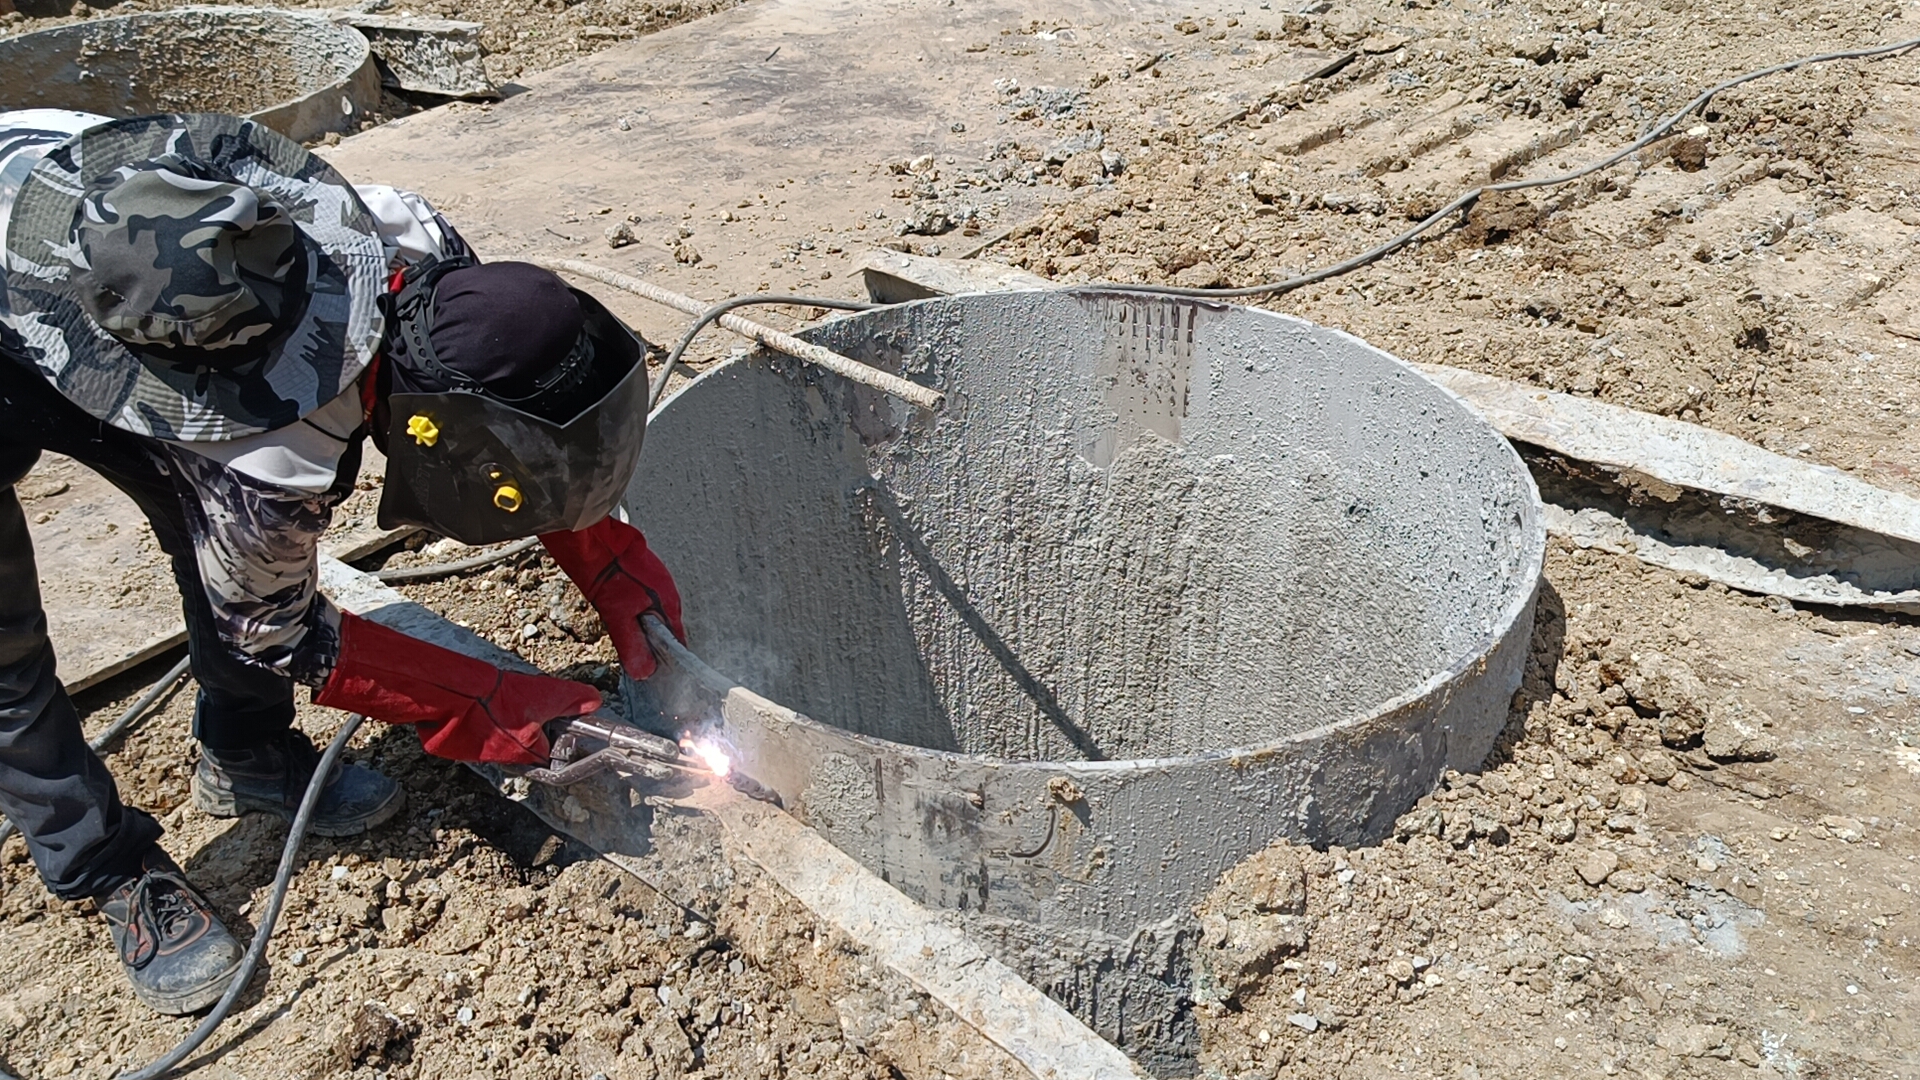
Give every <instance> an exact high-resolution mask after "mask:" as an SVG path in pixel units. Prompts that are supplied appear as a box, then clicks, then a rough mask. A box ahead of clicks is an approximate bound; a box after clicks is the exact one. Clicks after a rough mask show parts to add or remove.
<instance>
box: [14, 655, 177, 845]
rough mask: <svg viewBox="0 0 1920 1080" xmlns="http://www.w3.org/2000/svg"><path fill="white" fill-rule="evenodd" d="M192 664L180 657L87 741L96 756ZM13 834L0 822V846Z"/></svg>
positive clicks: (137, 719)
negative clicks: (125, 708)
mask: <svg viewBox="0 0 1920 1080" xmlns="http://www.w3.org/2000/svg"><path fill="white" fill-rule="evenodd" d="M192 662H193V657H192V656H183V657H181V658H180V662H179V663H177V664H175V665H173V667H172V668H169V669H168V671H167V673H166V674H165V675H162V676H160V680H159V681H158V682H156V683H154V684H153V685H152V686H149V687H147V692H146V693H144V694H141V695H140V700H138V701H136V702H134V703H133V704H132V705H129V706H127V711H126V712H123V713H121V714H120V716H119V718H118V719H116V720H114V722H113V723H111V724H108V725H107V726H106V729H105V730H103V731H101V732H100V734H98V735H95V736H94V737H93V738H91V739H88V740H87V745H88V746H89V747H91V748H92V749H93V752H94V753H96V754H97V753H99V752H100V751H101V750H104V749H105V748H106V746H107V744H108V743H110V742H112V741H113V740H115V739H117V738H119V737H120V736H121V735H123V734H125V733H126V730H127V729H128V728H130V727H132V726H133V725H134V724H136V723H138V722H139V721H140V720H142V719H144V718H145V717H146V714H147V710H148V709H150V708H152V707H153V703H154V702H156V701H158V700H160V695H161V694H164V693H166V692H167V690H168V689H169V688H171V687H172V686H173V684H174V683H176V682H179V681H180V677H181V676H182V675H185V674H186V673H187V667H188V665H190V664H191V663H192ZM13 833H14V828H13V822H11V821H4V820H0V844H4V843H6V842H7V838H8V837H10V836H12V835H13Z"/></svg>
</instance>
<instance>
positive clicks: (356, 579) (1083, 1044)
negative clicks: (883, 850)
mask: <svg viewBox="0 0 1920 1080" xmlns="http://www.w3.org/2000/svg"><path fill="white" fill-rule="evenodd" d="M320 587H321V588H322V589H323V590H324V591H325V592H326V593H327V595H328V596H329V597H330V598H332V600H333V602H334V603H335V604H337V605H339V606H340V607H341V608H342V609H343V610H346V611H350V612H353V613H354V614H356V615H359V616H361V617H363V618H367V619H371V620H373V621H375V622H378V623H381V624H382V625H384V626H387V627H390V628H392V629H395V630H399V631H401V632H403V633H407V634H410V635H413V636H414V637H418V638H420V639H422V640H424V641H428V642H431V643H433V644H435V645H439V646H441V647H443V648H449V649H453V650H455V651H457V652H461V653H464V654H466V655H469V656H474V657H477V658H479V659H482V660H486V661H487V662H489V663H493V664H497V665H499V666H501V667H505V668H509V669H511V670H516V671H533V670H535V669H534V668H533V667H532V666H531V665H529V664H527V662H526V661H524V660H522V659H521V658H520V657H518V656H516V655H514V654H513V653H510V652H507V651H506V650H504V649H501V648H500V647H499V646H496V645H494V644H493V643H492V642H490V641H487V640H486V639H485V638H483V637H481V636H480V635H478V634H476V633H475V632H473V631H472V630H469V629H467V628H465V627H462V626H458V625H456V624H454V623H453V622H451V621H449V620H448V619H446V618H445V617H443V616H441V615H439V614H437V613H435V612H433V611H431V610H429V609H427V608H426V607H423V606H421V605H420V604H417V603H414V602H413V601H411V600H408V599H407V598H406V597H405V596H403V595H401V594H400V593H399V592H398V591H396V590H395V589H393V588H391V587H389V586H387V585H385V584H382V583H381V582H380V581H379V579H378V578H375V577H374V576H373V575H371V574H367V573H363V572H361V571H358V570H355V569H353V568H352V567H350V566H348V565H346V564H345V563H343V562H340V561H339V560H337V559H333V558H330V557H326V556H323V557H322V558H321V560H320ZM703 666H704V665H703ZM707 670H708V671H709V672H710V671H711V670H712V669H710V668H709V669H707ZM496 772H497V770H482V775H483V776H486V777H488V779H489V780H495V779H496V777H495V773H496ZM676 805H680V806H685V807H688V808H691V809H696V810H699V811H700V812H702V813H705V814H707V815H709V816H711V817H712V818H714V819H715V820H716V821H718V822H719V823H720V824H721V826H722V827H723V828H724V830H725V832H726V834H727V836H728V837H730V838H731V839H732V840H733V841H734V842H735V843H736V844H737V845H738V846H739V848H740V850H741V852H742V854H744V855H745V856H746V857H747V859H748V860H749V861H751V862H752V863H753V864H754V865H755V866H757V867H759V868H760V869H761V870H763V871H764V872H765V873H766V874H767V875H768V876H769V877H771V878H772V879H773V880H774V881H775V882H776V883H777V884H779V885H780V887H781V888H782V889H784V890H785V891H787V892H788V893H789V894H791V895H792V896H793V897H794V899H795V900H797V901H799V902H800V903H801V904H803V905H804V906H805V907H806V908H807V909H808V910H809V911H811V912H813V914H814V915H815V916H817V917H819V918H820V919H821V920H822V921H823V922H825V923H827V924H828V925H830V926H832V927H833V928H835V929H836V930H838V931H840V932H841V933H844V934H846V935H847V936H848V937H849V938H851V939H852V940H854V941H855V942H858V943H859V944H860V945H861V946H863V947H864V948H866V949H867V950H869V951H870V952H871V953H872V954H873V957H874V959H875V960H877V961H879V962H880V963H882V964H884V965H885V966H886V967H887V968H888V969H889V970H891V971H893V972H894V973H896V974H898V975H900V976H902V977H904V978H905V979H907V980H908V981H909V982H911V983H912V984H913V985H914V986H916V987H918V988H919V989H920V990H922V991H923V992H925V993H926V994H927V995H928V996H929V997H931V998H933V999H934V1000H935V1001H936V1002H938V1003H939V1004H940V1005H942V1006H943V1007H945V1008H946V1009H947V1010H949V1011H950V1012H952V1013H953V1014H954V1015H955V1016H956V1017H958V1018H959V1019H960V1020H961V1021H962V1022H963V1023H965V1024H966V1025H967V1026H969V1027H971V1028H972V1029H973V1030H975V1031H976V1032H977V1033H979V1034H980V1035H981V1036H982V1037H984V1038H985V1039H986V1040H987V1041H989V1042H991V1043H993V1044H994V1045H995V1046H997V1047H999V1048H1001V1049H1002V1050H1004V1051H1006V1052H1007V1053H1009V1054H1010V1055H1012V1056H1013V1057H1014V1058H1015V1059H1016V1060H1017V1061H1018V1062H1019V1063H1020V1064H1021V1066H1022V1067H1023V1068H1025V1069H1026V1070H1027V1071H1028V1072H1030V1073H1031V1074H1032V1075H1033V1076H1034V1077H1035V1078H1036V1080H1077V1078H1080V1077H1089V1078H1109V1077H1111V1078H1139V1077H1143V1076H1145V1074H1144V1073H1142V1072H1140V1070H1139V1069H1138V1068H1136V1067H1135V1066H1134V1064H1133V1063H1132V1062H1131V1061H1130V1060H1128V1058H1127V1057H1126V1055H1125V1054H1122V1053H1121V1052H1120V1051H1119V1050H1118V1049H1116V1048H1115V1047H1114V1046H1113V1045H1112V1044H1111V1043H1108V1042H1106V1041H1105V1040H1103V1039H1101V1038H1100V1037H1099V1036H1098V1035H1096V1034H1094V1032H1093V1031H1092V1030H1090V1029H1089V1028H1087V1027H1086V1026H1085V1025H1084V1024H1082V1023H1081V1022H1080V1021H1079V1020H1077V1019H1075V1018H1074V1016H1073V1015H1072V1014H1071V1013H1069V1012H1067V1010H1066V1009H1064V1008H1062V1007H1061V1006H1060V1005H1058V1004H1057V1003H1055V1002H1054V1001H1053V1000H1052V999H1051V998H1048V997H1047V996H1046V995H1045V994H1043V993H1041V992H1040V991H1039V990H1038V989H1035V988H1034V987H1033V986H1032V985H1031V984H1030V983H1028V982H1026V981H1025V980H1024V979H1022V978H1020V976H1019V975H1017V974H1015V973H1014V971H1013V970H1012V969H1011V968H1008V967H1007V966H1006V965H1004V964H1002V963H1000V962H999V961H997V960H994V959H993V958H992V957H990V956H988V955H987V954H986V953H985V952H984V951H983V950H982V949H980V948H979V947H978V946H976V945H974V944H973V943H972V942H970V941H968V940H967V939H966V937H965V936H964V935H963V934H962V933H961V932H960V931H959V930H958V929H956V928H954V927H952V926H950V925H948V924H947V923H946V922H944V921H943V920H942V919H941V918H940V917H939V916H938V915H936V914H934V913H933V912H930V911H928V910H927V909H926V908H924V907H921V906H920V905H919V904H916V903H914V902H913V901H912V900H909V899H908V898H907V897H906V896H905V895H903V894H902V893H900V891H899V890H897V889H895V888H893V887H892V886H891V885H888V884H887V883H886V882H884V881H881V880H880V879H879V878H878V877H876V876H874V875H873V874H872V873H871V872H869V871H868V870H866V869H865V868H864V867H862V866H861V865H860V864H859V863H857V862H855V861H854V860H853V859H852V857H850V856H848V855H847V854H845V853H844V852H842V851H841V850H840V849H839V848H836V847H834V846H833V845H832V844H830V843H828V842H827V840H826V838H824V837H822V836H821V835H820V834H819V833H818V832H815V831H814V830H813V829H811V828H809V827H807V826H805V825H803V824H801V823H800V822H798V821H796V820H795V819H794V818H792V817H791V816H789V815H787V814H785V813H783V812H781V811H779V810H775V809H773V808H772V807H769V806H765V805H763V804H761V803H757V802H754V801H753V800H751V799H748V798H746V797H745V796H742V795H739V794H738V793H736V792H734V791H732V790H731V789H730V788H726V787H725V786H723V785H719V784H709V785H707V786H706V787H705V788H703V789H701V790H699V791H698V792H696V793H695V794H694V795H692V796H689V797H687V798H684V799H680V800H676ZM549 823H550V824H554V825H555V826H556V827H557V828H561V829H562V830H563V831H567V832H568V834H569V835H574V833H573V831H572V830H569V829H567V827H566V825H565V824H564V823H557V822H549ZM614 863H615V865H617V866H620V867H621V868H622V869H625V870H629V871H631V870H632V869H633V864H632V863H631V862H630V861H628V860H614Z"/></svg>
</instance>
